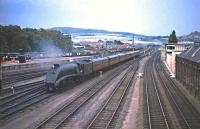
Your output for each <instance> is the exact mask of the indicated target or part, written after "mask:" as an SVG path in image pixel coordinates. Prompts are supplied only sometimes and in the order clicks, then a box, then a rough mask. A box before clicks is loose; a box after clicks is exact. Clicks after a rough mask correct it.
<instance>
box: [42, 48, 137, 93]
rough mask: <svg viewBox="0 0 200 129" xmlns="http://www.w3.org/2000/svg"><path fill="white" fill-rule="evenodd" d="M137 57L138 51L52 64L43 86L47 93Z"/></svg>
mask: <svg viewBox="0 0 200 129" xmlns="http://www.w3.org/2000/svg"><path fill="white" fill-rule="evenodd" d="M138 55H139V51H132V52H126V53H120V54H116V55H112V56H107V57H102V58H96V59H92V60H79V61H74V62H67V63H65V64H62V65H60V64H54V66H53V67H52V68H50V69H49V70H48V71H47V74H46V80H45V86H46V88H47V90H48V91H55V90H56V89H59V88H60V87H61V86H63V85H65V84H66V83H67V82H70V81H79V80H81V79H82V78H84V77H85V76H87V75H90V74H92V73H95V72H97V71H100V70H103V69H105V68H108V67H110V66H112V65H115V64H117V63H120V62H123V61H126V60H130V59H132V58H134V57H136V56H138ZM66 85H67V84H66Z"/></svg>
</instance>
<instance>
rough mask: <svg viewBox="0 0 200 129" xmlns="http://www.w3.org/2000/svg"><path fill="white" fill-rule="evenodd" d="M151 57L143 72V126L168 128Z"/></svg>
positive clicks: (149, 128) (154, 128) (156, 128)
mask: <svg viewBox="0 0 200 129" xmlns="http://www.w3.org/2000/svg"><path fill="white" fill-rule="evenodd" d="M153 61H154V60H153V57H151V58H150V59H149V60H148V61H147V63H146V64H145V72H144V98H146V100H145V106H144V107H145V110H144V118H145V122H144V124H145V125H144V127H145V128H148V129H169V128H170V127H171V125H170V123H169V119H168V117H167V116H168V114H167V111H166V109H165V107H164V106H163V105H164V104H163V102H162V100H161V99H162V98H161V94H160V93H159V91H158V88H157V86H156V82H155V76H154V73H153V65H154V64H153Z"/></svg>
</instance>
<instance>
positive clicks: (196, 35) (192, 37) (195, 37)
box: [178, 31, 200, 42]
mask: <svg viewBox="0 0 200 129" xmlns="http://www.w3.org/2000/svg"><path fill="white" fill-rule="evenodd" d="M178 40H179V41H199V42H200V32H198V31H194V32H191V33H190V34H189V35H184V36H180V37H178Z"/></svg>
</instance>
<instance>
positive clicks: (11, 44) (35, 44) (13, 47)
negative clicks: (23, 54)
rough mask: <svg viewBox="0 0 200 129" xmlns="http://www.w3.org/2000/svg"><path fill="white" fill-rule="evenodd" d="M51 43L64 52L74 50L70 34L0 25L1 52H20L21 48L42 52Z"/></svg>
mask: <svg viewBox="0 0 200 129" xmlns="http://www.w3.org/2000/svg"><path fill="white" fill-rule="evenodd" d="M49 44H50V45H51V46H54V47H55V48H58V49H60V50H61V51H62V52H71V50H72V41H71V36H70V35H63V34H62V33H60V32H58V31H53V30H46V29H39V30H37V29H32V28H24V29H21V28H20V27H19V26H0V52H18V50H19V49H23V50H25V51H32V52H34V51H37V52H39V51H40V52H41V51H44V48H45V46H48V45H49Z"/></svg>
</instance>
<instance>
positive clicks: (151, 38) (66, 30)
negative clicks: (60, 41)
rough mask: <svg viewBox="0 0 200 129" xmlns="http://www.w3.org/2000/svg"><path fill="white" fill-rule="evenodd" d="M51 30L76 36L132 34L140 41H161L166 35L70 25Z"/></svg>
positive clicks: (131, 35)
mask: <svg viewBox="0 0 200 129" xmlns="http://www.w3.org/2000/svg"><path fill="white" fill-rule="evenodd" d="M51 29H52V30H56V31H60V32H62V33H65V34H71V35H78V36H95V35H116V36H121V37H127V38H132V37H133V35H134V37H135V38H136V39H139V40H141V41H155V40H157V41H158V40H159V41H163V39H164V38H167V36H146V35H142V34H134V33H130V32H113V31H107V30H98V29H83V28H72V27H54V28H51Z"/></svg>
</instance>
